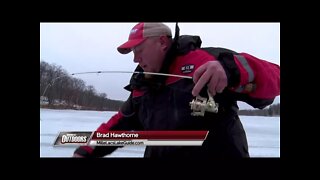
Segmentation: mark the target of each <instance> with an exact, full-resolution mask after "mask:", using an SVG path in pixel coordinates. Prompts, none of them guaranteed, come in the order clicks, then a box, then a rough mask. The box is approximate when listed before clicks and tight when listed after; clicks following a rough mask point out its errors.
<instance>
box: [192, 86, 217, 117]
mask: <svg viewBox="0 0 320 180" xmlns="http://www.w3.org/2000/svg"><path fill="white" fill-rule="evenodd" d="M207 93H208V97H209V98H208V99H207V98H205V97H201V96H200V95H198V96H196V98H195V99H193V100H192V102H190V107H191V110H192V111H193V112H192V113H191V115H192V116H204V113H205V112H206V111H207V112H213V113H218V107H219V104H218V103H215V101H214V99H213V97H212V95H211V94H210V92H209V89H207Z"/></svg>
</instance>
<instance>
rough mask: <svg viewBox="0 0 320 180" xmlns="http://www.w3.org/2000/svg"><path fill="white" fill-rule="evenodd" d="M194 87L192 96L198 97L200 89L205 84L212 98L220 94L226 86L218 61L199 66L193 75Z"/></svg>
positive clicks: (225, 77) (224, 74)
mask: <svg viewBox="0 0 320 180" xmlns="http://www.w3.org/2000/svg"><path fill="white" fill-rule="evenodd" d="M193 81H194V83H195V86H194V88H193V90H192V95H193V96H197V95H199V93H200V91H201V89H202V88H203V87H204V86H205V85H206V84H207V85H208V88H209V92H210V93H211V95H212V96H214V95H216V93H221V92H222V91H223V90H224V88H225V87H227V85H228V79H227V75H226V72H225V71H224V69H223V67H222V65H221V64H220V62H219V61H209V62H207V63H205V64H203V65H202V66H200V67H199V68H198V69H197V70H196V71H195V72H194V74H193Z"/></svg>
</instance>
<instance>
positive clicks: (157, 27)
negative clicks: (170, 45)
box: [117, 22, 172, 54]
mask: <svg viewBox="0 0 320 180" xmlns="http://www.w3.org/2000/svg"><path fill="white" fill-rule="evenodd" d="M152 36H172V34H171V29H170V28H169V27H168V26H167V25H165V24H163V23H143V22H141V23H138V24H137V25H135V26H134V27H133V28H132V29H131V31H130V34H129V39H128V41H127V42H125V43H123V44H122V45H121V46H119V47H118V48H117V50H118V51H119V52H120V53H121V54H128V53H129V52H131V48H133V47H135V46H137V45H139V44H141V43H142V42H143V41H144V40H146V38H147V37H152Z"/></svg>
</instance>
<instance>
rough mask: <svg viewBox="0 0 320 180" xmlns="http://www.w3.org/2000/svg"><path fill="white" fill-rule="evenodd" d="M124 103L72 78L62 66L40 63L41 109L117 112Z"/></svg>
mask: <svg viewBox="0 0 320 180" xmlns="http://www.w3.org/2000/svg"><path fill="white" fill-rule="evenodd" d="M122 103H123V102H122V101H118V100H112V99H108V98H107V94H106V93H98V92H97V91H96V89H95V88H94V87H93V86H91V85H88V86H87V85H86V83H85V82H84V81H83V80H81V79H78V78H74V77H71V76H70V75H69V74H68V73H67V71H66V70H64V69H62V67H61V66H58V65H55V64H49V63H47V62H45V61H43V60H42V61H40V107H46V108H59V109H64V108H68V109H70V108H71V109H82V110H103V111H117V110H119V108H120V106H121V105H122Z"/></svg>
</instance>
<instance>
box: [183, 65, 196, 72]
mask: <svg viewBox="0 0 320 180" xmlns="http://www.w3.org/2000/svg"><path fill="white" fill-rule="evenodd" d="M193 69H194V65H193V64H188V65H184V66H182V67H181V72H182V73H183V74H186V73H191V72H192V71H193Z"/></svg>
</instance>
